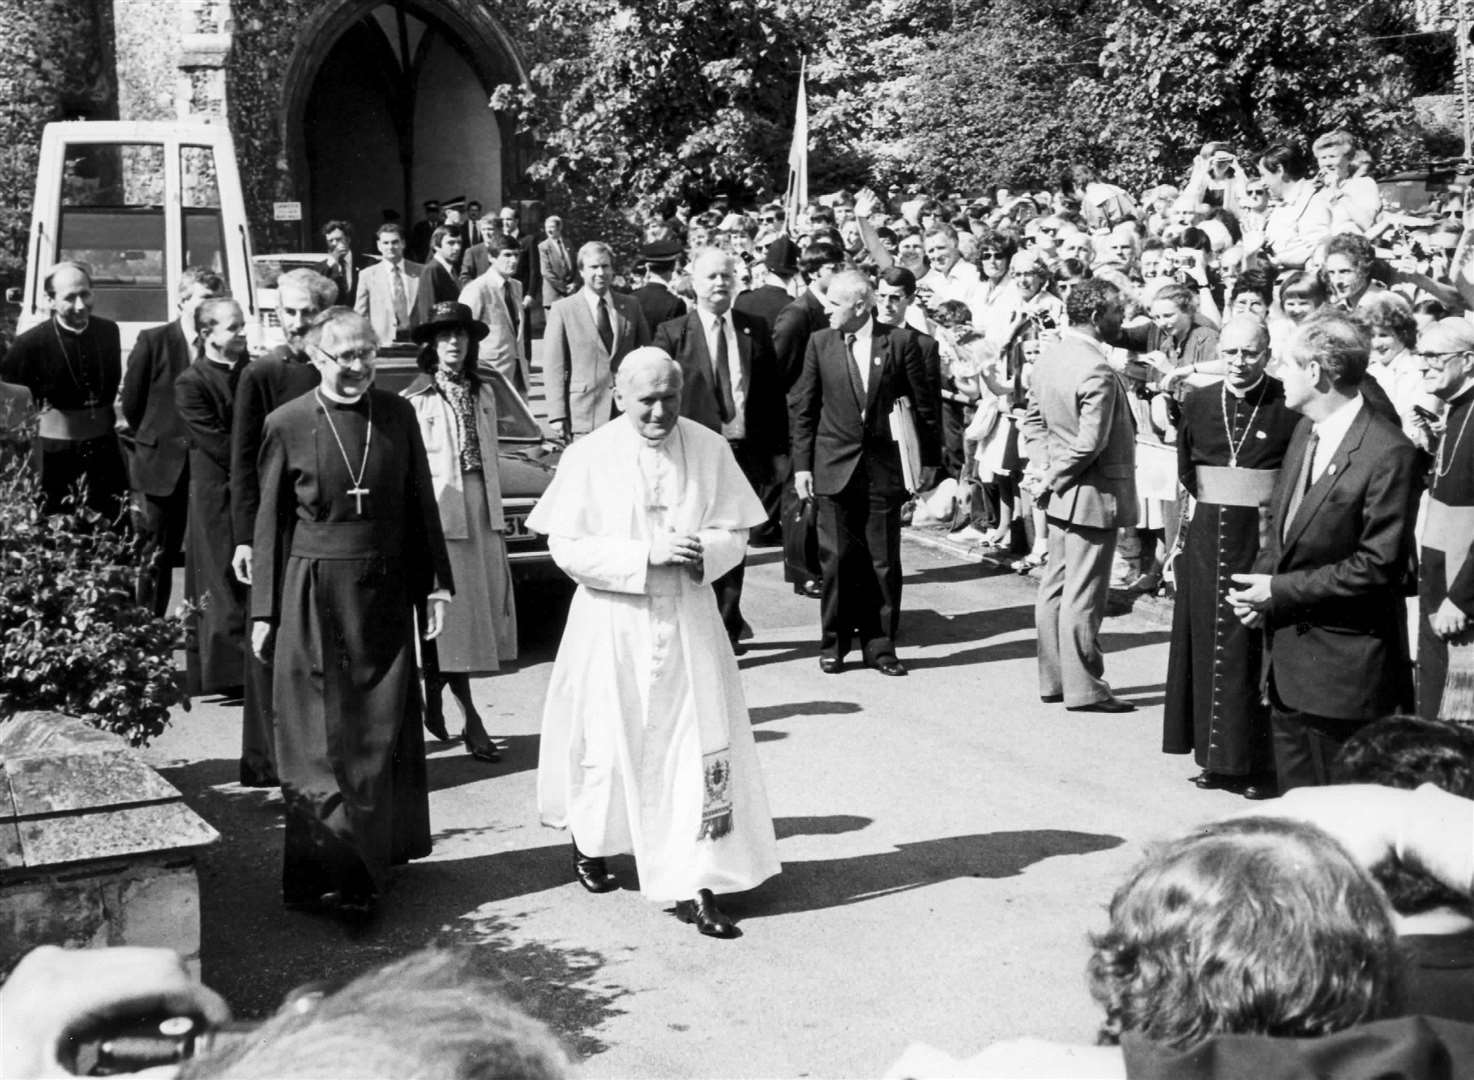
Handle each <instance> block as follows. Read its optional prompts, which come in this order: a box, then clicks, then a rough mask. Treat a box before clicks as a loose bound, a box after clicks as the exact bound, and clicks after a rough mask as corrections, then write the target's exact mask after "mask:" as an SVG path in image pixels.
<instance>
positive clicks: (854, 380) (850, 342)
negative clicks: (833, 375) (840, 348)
mask: <svg viewBox="0 0 1474 1080" xmlns="http://www.w3.org/2000/svg"><path fill="white" fill-rule="evenodd" d="M856 336H857V335H855V334H846V335H845V336H844V351H845V355H846V356H848V357H849V360H850V363H849V368H850V388H851V389H852V390H854V391H855V404H856V405H858V406H859V407H860V419H861V420H864V419H865V382H864V380H863V379H861V378H860V364H859V361H858V360H856V359H855V338H856Z"/></svg>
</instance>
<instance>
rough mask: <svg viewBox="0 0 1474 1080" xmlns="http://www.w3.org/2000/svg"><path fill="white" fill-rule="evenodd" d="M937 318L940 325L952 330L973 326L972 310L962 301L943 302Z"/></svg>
mask: <svg viewBox="0 0 1474 1080" xmlns="http://www.w3.org/2000/svg"><path fill="white" fill-rule="evenodd" d="M935 317H936V321H937V323H938V325H940V326H945V327H947V328H948V329H952V330H955V329H958V328H960V327H967V326H971V325H972V309H971V308H969V307H968V306H967V305H966V304H965V303H963V302H962V301H961V300H943V301H942V302H941V303H940V304H938V305H937V310H936V316H935Z"/></svg>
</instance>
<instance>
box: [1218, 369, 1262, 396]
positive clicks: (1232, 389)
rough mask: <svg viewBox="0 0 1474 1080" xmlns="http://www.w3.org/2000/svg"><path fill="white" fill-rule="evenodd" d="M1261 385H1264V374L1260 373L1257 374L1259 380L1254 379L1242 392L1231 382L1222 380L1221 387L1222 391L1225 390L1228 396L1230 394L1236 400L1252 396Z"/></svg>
mask: <svg viewBox="0 0 1474 1080" xmlns="http://www.w3.org/2000/svg"><path fill="white" fill-rule="evenodd" d="M1263 385H1264V372H1262V371H1261V372H1260V373H1259V378H1257V379H1255V380H1254V381H1253V382H1252V383H1250V384H1249V385H1248V386H1246V387H1244V388H1243V389H1242V390H1240V389H1239V388H1238V387H1236V386H1234V384H1233V383H1231V382H1229V381H1228V380H1227V379H1224V380H1223V387H1224V389H1225V390H1227V391H1228V392H1229V393H1230V394H1232V395H1233V396H1234V397H1236V398H1242V397H1248V396H1249V395H1250V394H1252V393H1253V392H1254V391H1255V390H1257V389H1259V387H1261V386H1263Z"/></svg>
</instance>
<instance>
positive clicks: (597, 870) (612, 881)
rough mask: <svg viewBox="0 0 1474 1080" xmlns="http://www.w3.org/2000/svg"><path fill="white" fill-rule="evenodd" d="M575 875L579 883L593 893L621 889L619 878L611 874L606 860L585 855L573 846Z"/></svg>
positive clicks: (576, 846)
mask: <svg viewBox="0 0 1474 1080" xmlns="http://www.w3.org/2000/svg"><path fill="white" fill-rule="evenodd" d="M573 873H574V875H575V876H576V877H577V878H578V883H579V884H580V885H582V886H583V887H584V888H585V889H587V890H588V891H589V892H591V893H606V892H613V891H614V890H615V889H617V888H619V878H617V877H615V876H614V875H613V874H611V873H610V872H609V867H608V866H607V865H606V864H605V863H604V860H603V859H602V858H600V857H599V856H596V855H585V854H584V853H583V852H581V851H579V850H578V845H577V844H574V845H573Z"/></svg>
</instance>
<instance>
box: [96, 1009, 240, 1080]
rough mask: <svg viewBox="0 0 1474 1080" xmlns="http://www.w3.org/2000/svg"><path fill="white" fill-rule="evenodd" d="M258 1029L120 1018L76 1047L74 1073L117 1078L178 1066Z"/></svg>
mask: <svg viewBox="0 0 1474 1080" xmlns="http://www.w3.org/2000/svg"><path fill="white" fill-rule="evenodd" d="M259 1026H260V1025H258V1024H255V1023H247V1022H232V1023H227V1024H217V1025H211V1024H210V1023H209V1021H207V1020H206V1019H205V1018H204V1017H201V1016H194V1015H179V1014H169V1015H160V1014H157V1013H155V1014H153V1015H149V1016H133V1017H120V1018H119V1019H117V1020H115V1021H113V1022H112V1023H111V1024H109V1025H108V1026H107V1027H106V1028H104V1029H101V1030H98V1031H94V1032H92V1033H90V1034H89V1035H88V1036H87V1037H84V1038H82V1039H80V1040H78V1042H77V1050H76V1054H77V1057H76V1063H75V1066H74V1068H75V1071H76V1072H77V1074H78V1075H80V1076H117V1075H119V1074H122V1073H135V1072H140V1071H142V1070H144V1069H152V1068H157V1067H158V1066H161V1065H178V1064H179V1063H180V1062H181V1061H187V1060H188V1059H190V1058H193V1057H199V1056H201V1055H203V1054H207V1053H209V1052H211V1051H212V1050H219V1049H220V1048H222V1047H223V1046H225V1045H229V1044H230V1043H232V1042H237V1041H239V1040H241V1039H243V1038H245V1037H246V1036H247V1035H249V1034H250V1033H251V1032H253V1031H255V1030H256V1028H257V1027H259Z"/></svg>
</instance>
